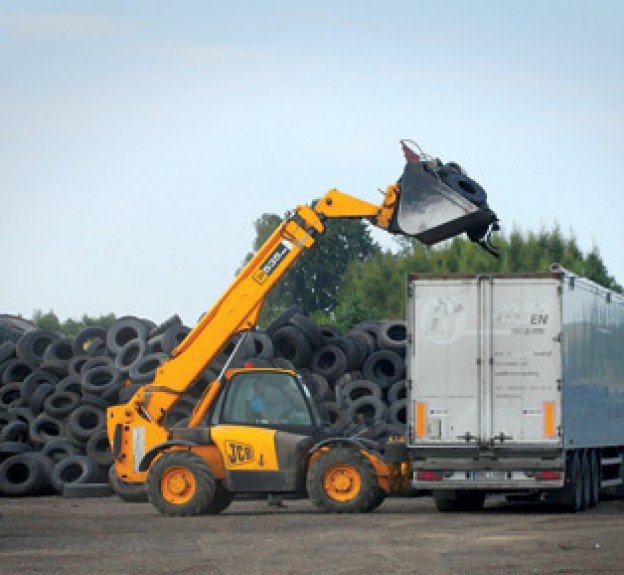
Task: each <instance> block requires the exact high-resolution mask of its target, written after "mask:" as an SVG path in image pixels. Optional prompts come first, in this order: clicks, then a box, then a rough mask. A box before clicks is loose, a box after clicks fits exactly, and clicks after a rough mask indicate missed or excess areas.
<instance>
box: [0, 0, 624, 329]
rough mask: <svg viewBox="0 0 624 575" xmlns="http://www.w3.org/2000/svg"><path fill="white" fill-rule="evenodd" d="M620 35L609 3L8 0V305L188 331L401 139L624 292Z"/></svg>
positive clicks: (508, 225) (392, 171)
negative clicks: (325, 198)
mask: <svg viewBox="0 0 624 575" xmlns="http://www.w3.org/2000/svg"><path fill="white" fill-rule="evenodd" d="M623 27H624V2H620V1H610V2H609V1H593V2H590V1H573V2H572V1H570V2H566V1H541V2H537V1H526V0H525V1H517V2H515V1H503V0H498V1H486V0H483V1H473V2H470V1H463V2H461V1H456V2H453V1H440V2H436V1H433V0H429V1H425V2H421V1H417V0H395V1H391V0H388V1H375V2H373V1H366V0H360V1H355V0H352V1H340V0H333V1H326V0H315V1H314V2H303V1H300V2H296V1H292V0H291V1H290V2H288V1H275V0H274V1H256V2H252V1H242V0H239V1H236V0H234V1H229V2H223V1H211V0H206V1H204V2H201V1H191V0H186V1H184V0H181V1H177V2H173V1H170V2H164V1H132V0H126V1H114V0H107V1H101V2H93V1H74V2H71V1H66V2H63V1H58V0H56V1H55V0H50V1H29V0H19V1H9V0H0V77H1V78H2V80H1V86H2V87H1V89H0V175H1V184H0V194H1V196H0V198H1V200H2V225H1V227H0V245H1V246H2V254H3V255H2V281H1V282H0V312H6V313H20V314H22V315H25V316H30V315H31V314H32V312H33V310H34V309H35V308H41V309H43V310H44V311H47V310H48V309H53V310H54V311H55V312H56V313H57V314H58V315H59V316H60V317H61V319H65V318H67V317H80V316H81V315H82V313H85V312H86V313H88V314H90V315H99V314H102V313H108V312H111V311H112V312H114V313H116V314H118V315H122V314H136V315H142V316H145V317H149V318H151V319H153V320H155V321H160V320H163V319H165V318H166V317H168V316H169V315H171V314H172V313H176V312H177V313H179V314H180V315H181V316H182V318H183V319H184V320H185V322H187V323H189V324H194V323H195V321H196V319H197V318H198V316H199V315H200V314H201V313H202V312H203V311H205V310H206V309H207V308H209V307H210V306H211V305H212V304H213V303H214V301H215V300H216V299H217V298H218V297H219V296H220V294H221V293H222V292H223V290H224V289H225V288H226V287H227V286H228V284H229V282H230V281H231V280H232V279H233V277H234V273H235V270H236V268H237V267H238V266H239V264H240V262H241V260H242V259H243V257H244V256H245V254H246V253H247V252H248V251H249V249H250V247H251V243H252V241H253V237H254V230H253V225H252V223H253V221H254V219H256V218H257V217H259V216H260V215H261V214H262V213H263V212H275V213H278V214H283V213H284V212H286V211H287V210H289V209H292V208H293V207H295V206H296V205H297V204H300V203H307V202H309V201H310V200H311V199H313V198H315V197H318V196H320V195H322V194H323V193H324V192H325V191H326V190H327V189H328V188H330V187H333V186H335V187H337V188H339V189H341V190H342V191H344V192H347V193H350V194H353V195H356V196H358V197H361V198H363V199H367V200H369V201H373V202H378V201H379V200H380V199H381V197H380V196H379V194H378V192H377V188H384V187H385V186H386V185H387V184H390V183H392V182H393V181H394V180H395V179H396V178H397V177H398V176H399V175H400V172H401V170H402V166H403V158H402V155H401V152H400V148H399V143H398V142H399V140H400V139H401V138H412V139H414V140H416V141H418V142H419V143H420V144H421V146H423V147H424V148H425V149H426V150H427V151H428V152H429V153H431V154H433V155H436V156H439V157H441V158H442V159H444V160H455V161H458V162H459V163H461V164H462V165H464V166H465V167H466V168H467V170H468V171H469V173H470V175H472V176H473V177H474V178H475V179H477V180H478V181H479V182H480V183H481V184H482V185H483V186H484V187H485V188H486V190H487V191H488V193H489V197H490V204H491V205H492V207H493V208H494V209H495V210H496V211H497V213H498V215H499V217H500V219H501V221H502V223H503V226H504V227H505V229H507V230H508V231H509V230H511V229H512V227H513V226H514V225H517V226H519V227H521V228H523V229H525V230H535V231H537V230H539V229H540V226H542V225H546V226H549V227H550V226H551V225H552V224H553V223H554V222H555V221H556V222H559V224H560V226H561V228H562V230H563V231H564V232H566V233H567V232H568V231H569V230H571V229H573V230H574V231H575V232H576V234H577V238H578V242H579V244H580V246H581V248H582V249H583V250H585V251H587V250H589V249H591V247H592V245H594V244H596V245H598V247H599V248H600V251H601V254H602V256H603V259H604V260H605V262H606V264H607V266H608V268H609V271H610V272H611V273H612V274H614V275H615V276H616V278H617V279H618V281H619V282H620V283H624V258H622V257H621V254H620V250H622V249H623V248H624V242H623V239H624V225H623V223H622V219H623V216H624V199H623V198H624V192H623V191H622V189H621V165H622V159H621V158H622V153H623V152H624V144H623V141H622V136H623V135H624V39H623V38H624V36H623V35H622V33H621V30H622V28H623ZM376 237H377V238H379V239H381V238H382V237H383V236H382V235H376ZM384 241H385V242H386V245H390V242H389V241H388V240H385V239H384Z"/></svg>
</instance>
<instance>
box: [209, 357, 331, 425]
mask: <svg viewBox="0 0 624 575" xmlns="http://www.w3.org/2000/svg"><path fill="white" fill-rule="evenodd" d="M226 381H227V383H226V386H225V390H224V392H223V393H222V394H221V397H220V398H219V401H218V402H217V405H216V406H215V410H214V412H213V416H212V425H218V424H225V425H245V426H247V425H248V426H253V427H267V428H271V429H277V430H281V431H290V432H293V433H299V434H303V435H318V433H319V430H320V428H321V425H322V424H321V417H320V415H319V411H318V409H317V406H316V404H315V402H314V399H313V397H312V394H311V393H310V391H309V389H308V387H307V386H306V385H305V383H304V382H303V380H302V379H301V378H300V377H298V376H297V375H295V374H294V373H293V372H291V371H287V370H280V369H260V368H254V369H236V370H230V371H229V372H228V374H227V378H226Z"/></svg>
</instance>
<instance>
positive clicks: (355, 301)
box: [335, 225, 622, 329]
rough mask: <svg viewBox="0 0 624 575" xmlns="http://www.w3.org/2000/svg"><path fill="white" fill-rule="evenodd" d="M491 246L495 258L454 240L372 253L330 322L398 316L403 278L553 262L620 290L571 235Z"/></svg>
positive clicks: (532, 268)
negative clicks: (497, 255) (427, 245)
mask: <svg viewBox="0 0 624 575" xmlns="http://www.w3.org/2000/svg"><path fill="white" fill-rule="evenodd" d="M495 243H496V245H497V246H498V248H499V250H500V258H499V259H496V258H493V257H492V256H491V255H490V254H488V253H487V252H485V250H483V249H481V248H480V247H479V246H478V245H476V244H474V243H472V242H470V241H469V240H467V239H465V238H462V237H456V238H453V239H452V240H449V241H447V242H444V243H443V244H441V245H440V246H435V247H426V246H424V245H422V244H420V243H418V242H416V241H405V240H403V241H402V242H401V243H400V246H401V247H400V250H399V252H398V253H397V254H392V253H390V252H384V253H378V254H376V255H375V256H374V257H372V258H370V259H369V260H367V261H364V262H357V261H354V262H352V263H351V265H350V266H349V269H348V271H347V273H346V274H345V275H344V279H343V282H342V284H341V286H340V289H339V291H338V298H337V306H336V312H335V318H336V323H338V325H339V326H340V327H341V328H342V329H349V328H350V327H352V326H353V325H354V324H355V323H358V322H359V321H362V320H364V319H383V318H388V317H404V315H405V302H406V295H405V289H406V284H407V276H408V275H409V274H421V273H437V274H446V273H449V274H451V273H465V274H475V273H496V272H499V273H532V272H547V271H548V270H549V267H550V265H551V264H552V263H554V262H557V263H560V264H561V265H563V266H564V267H565V268H567V269H569V270H570V271H572V272H573V273H576V274H579V275H582V276H585V277H587V278H589V279H591V280H593V281H595V282H596V283H599V284H601V285H603V286H605V287H607V288H610V289H613V290H614V291H618V292H622V286H621V285H619V284H618V283H617V281H616V280H615V278H614V277H613V276H612V275H610V274H609V272H608V270H607V268H606V266H605V264H604V262H603V260H602V258H601V257H600V251H599V250H598V248H596V247H594V248H593V249H592V250H591V251H590V253H589V254H587V255H584V254H583V253H582V251H581V250H580V249H579V247H578V245H577V243H576V237H575V236H574V234H573V233H572V232H570V235H569V237H565V236H564V234H563V233H562V232H561V229H560V228H559V226H558V225H555V226H554V227H553V228H552V229H550V230H548V229H546V228H543V229H541V230H540V231H539V232H538V233H534V232H528V233H523V232H522V231H520V230H518V229H514V230H513V231H512V232H511V234H510V235H509V236H506V235H505V234H501V235H500V237H498V238H497V240H496V242H495Z"/></svg>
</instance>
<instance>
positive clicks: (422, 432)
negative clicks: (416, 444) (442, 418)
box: [414, 401, 427, 437]
mask: <svg viewBox="0 0 624 575" xmlns="http://www.w3.org/2000/svg"><path fill="white" fill-rule="evenodd" d="M414 420H415V429H416V437H426V436H427V404H426V403H425V402H424V401H416V402H415V405H414Z"/></svg>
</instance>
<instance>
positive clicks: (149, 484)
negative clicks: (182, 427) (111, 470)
mask: <svg viewBox="0 0 624 575" xmlns="http://www.w3.org/2000/svg"><path fill="white" fill-rule="evenodd" d="M172 469H176V470H178V472H179V473H183V474H185V475H188V476H192V477H193V485H192V486H191V487H192V489H191V493H190V494H189V496H188V498H186V494H183V495H181V496H180V501H179V502H176V501H172V500H170V499H171V496H169V495H168V494H163V488H164V490H165V491H167V487H166V485H164V483H165V479H166V475H167V473H168V472H170V471H171V470H172ZM145 489H146V491H147V496H148V498H149V500H150V502H151V503H152V505H154V507H156V509H158V511H159V512H160V513H161V514H163V515H169V516H191V515H205V514H207V513H209V510H210V506H211V505H212V503H213V500H214V495H215V489H216V486H215V478H214V475H213V474H212V471H211V469H210V466H209V465H208V463H206V461H205V460H204V459H202V458H201V457H200V456H199V455H197V454H195V453H192V452H190V451H169V452H167V453H164V454H162V455H161V456H160V457H159V458H158V459H157V460H156V461H155V462H154V464H153V465H152V467H151V468H150V470H149V473H148V475H147V481H146V482H145ZM176 496H177V494H176ZM168 497H170V498H169V499H168Z"/></svg>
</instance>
